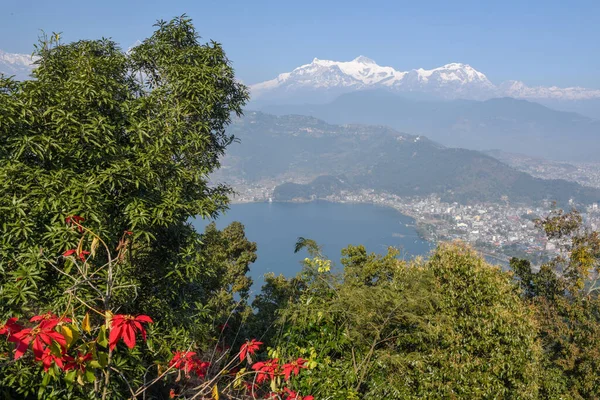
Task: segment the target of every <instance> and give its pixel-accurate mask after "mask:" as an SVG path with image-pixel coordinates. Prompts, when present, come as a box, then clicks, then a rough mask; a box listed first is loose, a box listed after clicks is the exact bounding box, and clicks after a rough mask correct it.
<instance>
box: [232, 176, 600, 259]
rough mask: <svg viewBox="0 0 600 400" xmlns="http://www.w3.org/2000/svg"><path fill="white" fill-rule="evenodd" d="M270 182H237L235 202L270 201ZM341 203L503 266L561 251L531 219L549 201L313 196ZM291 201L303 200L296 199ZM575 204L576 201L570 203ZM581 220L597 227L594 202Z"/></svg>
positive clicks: (370, 193) (599, 216) (366, 193)
mask: <svg viewBox="0 0 600 400" xmlns="http://www.w3.org/2000/svg"><path fill="white" fill-rule="evenodd" d="M276 186H277V185H276V184H275V183H273V182H270V181H269V182H265V181H262V182H260V183H254V184H245V183H243V182H242V181H237V182H236V183H235V184H234V185H233V187H234V190H235V191H236V195H235V196H234V197H233V203H249V202H268V201H273V197H272V194H273V190H274V188H275V187H276ZM313 200H324V201H331V202H340V203H370V204H376V205H380V206H385V207H391V208H394V209H396V210H398V212H400V213H401V214H404V215H407V216H410V217H412V218H414V220H415V225H416V226H415V228H416V230H417V232H418V233H419V235H420V236H421V237H422V238H424V239H426V240H428V241H431V242H434V243H437V242H441V241H453V240H461V241H464V242H467V243H469V244H471V245H472V246H474V247H475V248H476V249H477V250H479V251H480V252H481V253H482V254H484V255H485V256H487V257H488V258H491V259H493V260H494V261H495V262H499V263H500V264H501V265H503V266H505V265H507V263H508V261H509V260H510V258H511V257H522V258H526V259H529V260H531V261H532V262H533V263H534V264H535V265H536V266H539V265H540V264H542V263H543V262H547V261H549V260H550V259H552V258H554V257H555V256H557V255H558V254H559V249H558V248H557V247H556V245H555V244H554V243H553V242H550V241H548V240H547V238H546V236H545V234H544V232H543V231H542V230H541V228H540V227H538V226H537V225H536V223H535V221H536V219H538V218H543V217H545V216H546V215H548V214H549V213H550V212H551V210H552V209H553V204H552V202H550V201H547V202H544V203H543V204H540V205H538V206H536V207H531V206H526V205H520V204H511V203H510V202H509V201H508V199H504V201H503V202H500V203H477V204H471V205H462V204H458V203H456V202H454V203H446V202H443V201H441V200H440V198H439V197H437V196H434V195H432V196H427V197H401V196H397V195H394V194H389V193H380V192H376V191H374V190H360V191H356V192H349V191H342V192H340V193H339V194H335V195H331V196H327V197H324V198H316V197H314V196H313V198H312V199H311V201H313ZM293 201H298V202H300V201H307V200H306V199H295V200H293ZM574 207H575V205H574ZM575 208H576V209H578V211H579V212H580V213H581V214H582V217H583V220H584V223H585V224H586V226H588V227H589V228H591V229H592V230H596V229H598V227H600V210H599V209H598V204H597V203H594V204H592V205H590V206H588V207H585V208H581V207H580V208H577V207H575Z"/></svg>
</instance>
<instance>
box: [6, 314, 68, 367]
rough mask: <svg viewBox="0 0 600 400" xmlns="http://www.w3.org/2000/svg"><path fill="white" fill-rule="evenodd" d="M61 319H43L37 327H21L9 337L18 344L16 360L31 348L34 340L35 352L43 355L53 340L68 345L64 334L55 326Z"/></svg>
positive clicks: (62, 345) (63, 345)
mask: <svg viewBox="0 0 600 400" xmlns="http://www.w3.org/2000/svg"><path fill="white" fill-rule="evenodd" d="M59 322H60V321H59V320H58V319H48V320H43V321H42V322H41V323H40V324H39V325H38V326H36V327H35V328H26V329H21V330H20V331H19V332H17V333H15V334H13V335H12V336H11V337H9V338H8V340H9V341H11V342H14V343H15V344H16V347H17V348H16V351H15V360H16V359H18V358H20V357H22V356H23V354H25V352H26V351H27V349H28V348H29V344H30V343H31V342H32V341H33V352H34V354H36V357H37V356H38V355H41V354H42V353H43V352H44V349H45V348H46V346H49V345H51V344H52V342H53V341H54V342H56V343H58V344H59V345H60V346H61V347H62V348H65V347H67V341H66V339H65V337H64V336H63V335H61V334H60V333H58V332H56V331H55V330H54V328H55V327H56V325H58V323H59Z"/></svg>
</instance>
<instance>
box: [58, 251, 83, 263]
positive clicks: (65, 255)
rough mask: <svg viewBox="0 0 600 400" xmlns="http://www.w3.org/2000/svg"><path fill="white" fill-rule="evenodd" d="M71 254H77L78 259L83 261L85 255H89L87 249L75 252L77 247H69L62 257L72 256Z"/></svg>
mask: <svg viewBox="0 0 600 400" xmlns="http://www.w3.org/2000/svg"><path fill="white" fill-rule="evenodd" d="M73 254H77V257H79V259H80V260H81V261H83V262H85V256H87V255H89V254H90V252H89V251H87V250H82V251H81V252H79V253H77V249H70V250H67V251H65V252H64V253H63V254H62V255H63V257H69V256H72V255H73Z"/></svg>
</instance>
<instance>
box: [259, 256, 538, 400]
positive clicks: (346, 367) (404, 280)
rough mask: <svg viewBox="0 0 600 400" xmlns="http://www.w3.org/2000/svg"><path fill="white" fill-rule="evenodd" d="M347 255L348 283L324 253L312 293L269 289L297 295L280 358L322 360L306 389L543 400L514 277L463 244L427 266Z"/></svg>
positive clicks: (279, 340) (308, 268)
mask: <svg viewBox="0 0 600 400" xmlns="http://www.w3.org/2000/svg"><path fill="white" fill-rule="evenodd" d="M342 253H343V258H342V264H343V266H344V271H343V273H342V275H340V276H336V275H333V274H332V273H330V272H323V271H322V270H321V272H319V269H318V268H319V265H320V263H318V262H315V259H314V258H313V259H307V260H306V265H305V269H304V271H303V272H302V273H301V275H299V277H298V278H296V279H301V280H302V281H303V282H304V284H305V286H304V288H303V287H302V285H294V286H291V285H289V281H287V282H286V281H275V280H272V281H270V282H269V284H268V286H270V290H269V293H273V292H277V293H280V294H281V293H284V294H286V295H288V296H289V297H288V299H287V301H286V306H285V307H284V308H283V309H280V310H279V311H278V312H277V315H278V318H277V322H276V331H277V332H280V334H279V335H278V336H277V337H276V340H275V342H274V346H275V350H274V352H275V354H277V355H278V356H282V357H286V356H289V355H292V354H301V355H302V356H303V357H305V358H307V359H308V360H309V365H311V369H310V370H309V371H308V372H307V373H305V374H303V376H302V379H298V380H296V381H295V382H294V385H295V388H296V389H299V390H301V391H302V390H303V391H305V392H306V391H308V390H310V391H311V393H313V394H315V395H317V397H320V398H332V399H351V398H365V399H382V398H385V399H409V398H464V399H476V398H498V397H501V398H514V399H523V398H532V399H533V398H537V394H538V378H539V365H540V363H539V360H540V358H541V352H540V347H539V346H538V344H537V341H536V340H537V327H536V322H535V320H534V318H533V314H532V313H531V311H530V310H529V308H528V307H527V306H526V305H525V304H523V302H522V301H521V298H520V291H519V288H518V286H517V285H515V284H514V282H513V281H512V277H511V275H510V274H508V273H505V272H502V271H501V270H500V269H499V268H496V267H492V266H490V265H488V264H486V263H485V261H484V260H482V259H481V258H480V257H479V256H478V255H477V254H476V253H474V252H473V251H472V250H470V249H468V248H466V247H464V246H462V245H442V246H441V247H439V248H438V249H437V250H436V251H435V252H434V253H433V254H432V256H431V258H430V259H429V260H427V261H424V260H421V259H416V260H414V261H412V262H406V261H403V260H400V259H398V252H397V251H396V250H394V249H390V251H389V252H388V254H386V255H383V256H381V255H376V254H369V253H367V251H366V249H365V248H364V247H363V246H349V247H348V248H347V249H344V250H343V252H342ZM273 286H275V287H277V288H278V289H280V290H279V291H278V290H276V289H274V288H273ZM265 310H267V309H266V308H265ZM261 311H262V310H261ZM267 311H268V310H267ZM258 316H259V318H262V317H261V315H260V312H259V314H258Z"/></svg>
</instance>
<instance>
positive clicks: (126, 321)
mask: <svg viewBox="0 0 600 400" xmlns="http://www.w3.org/2000/svg"><path fill="white" fill-rule="evenodd" d="M153 322H154V321H152V318H150V317H149V316H147V315H138V316H137V317H134V316H133V315H124V314H118V315H113V317H112V321H111V325H110V335H109V337H108V340H109V347H110V349H111V350H112V349H114V348H115V347H116V346H117V342H118V341H119V339H123V342H125V344H126V345H127V347H129V348H130V349H133V348H134V347H135V334H136V332H140V333H141V334H142V338H143V339H144V340H146V329H144V326H143V325H142V323H147V324H151V323H153Z"/></svg>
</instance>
